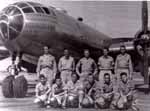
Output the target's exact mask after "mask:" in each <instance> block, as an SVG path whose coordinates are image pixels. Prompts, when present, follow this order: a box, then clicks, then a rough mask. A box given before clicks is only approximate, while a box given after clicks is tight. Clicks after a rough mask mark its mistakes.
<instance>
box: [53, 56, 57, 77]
mask: <svg viewBox="0 0 150 111" xmlns="http://www.w3.org/2000/svg"><path fill="white" fill-rule="evenodd" d="M53 73H54V78H55V76H56V73H57V64H56V60H55V58H54V60H53Z"/></svg>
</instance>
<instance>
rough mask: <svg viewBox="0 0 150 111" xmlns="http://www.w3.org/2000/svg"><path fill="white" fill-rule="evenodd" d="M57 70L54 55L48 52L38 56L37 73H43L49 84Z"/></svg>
mask: <svg viewBox="0 0 150 111" xmlns="http://www.w3.org/2000/svg"><path fill="white" fill-rule="evenodd" d="M56 71H57V66H56V61H55V57H54V56H52V55H50V54H47V55H46V54H44V55H43V56H40V58H39V60H38V65H37V73H38V75H40V74H43V75H44V76H45V77H46V78H47V80H48V82H49V83H50V85H52V82H53V80H54V79H55V76H56Z"/></svg>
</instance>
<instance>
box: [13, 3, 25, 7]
mask: <svg viewBox="0 0 150 111" xmlns="http://www.w3.org/2000/svg"><path fill="white" fill-rule="evenodd" d="M16 5H17V6H18V7H20V8H23V7H28V5H27V4H25V3H16Z"/></svg>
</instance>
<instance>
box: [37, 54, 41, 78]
mask: <svg viewBox="0 0 150 111" xmlns="http://www.w3.org/2000/svg"><path fill="white" fill-rule="evenodd" d="M40 69H41V57H40V58H39V60H38V64H37V68H36V72H37V75H38V76H39V75H40Z"/></svg>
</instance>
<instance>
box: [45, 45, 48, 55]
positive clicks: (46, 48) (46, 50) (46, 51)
mask: <svg viewBox="0 0 150 111" xmlns="http://www.w3.org/2000/svg"><path fill="white" fill-rule="evenodd" d="M44 54H48V47H46V46H45V47H44Z"/></svg>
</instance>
